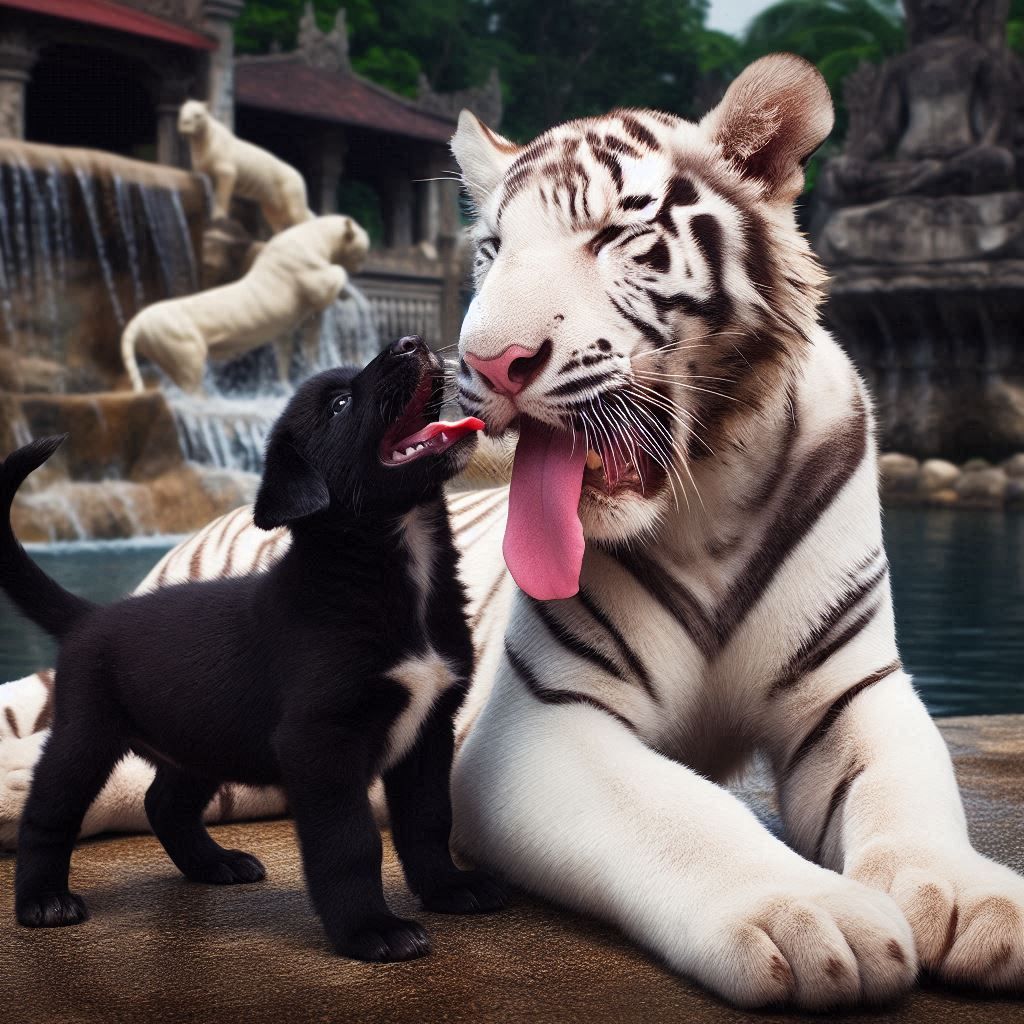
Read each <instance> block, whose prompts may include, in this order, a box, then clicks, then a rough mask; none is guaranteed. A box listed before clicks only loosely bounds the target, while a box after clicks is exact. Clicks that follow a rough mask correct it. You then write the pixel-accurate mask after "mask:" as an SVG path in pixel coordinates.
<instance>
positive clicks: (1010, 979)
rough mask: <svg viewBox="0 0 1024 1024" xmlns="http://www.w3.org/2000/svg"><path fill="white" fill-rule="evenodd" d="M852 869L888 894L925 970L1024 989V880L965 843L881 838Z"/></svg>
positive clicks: (954, 979)
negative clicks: (943, 846) (941, 846)
mask: <svg viewBox="0 0 1024 1024" xmlns="http://www.w3.org/2000/svg"><path fill="white" fill-rule="evenodd" d="M847 874H848V875H850V876H851V877H853V878H856V879H858V880H859V881H862V882H864V883H865V884H866V885H870V886H871V887H872V888H875V889H881V890H882V891H883V892H887V893H888V894H889V895H890V896H891V897H892V898H893V899H894V900H895V901H896V904H897V905H898V906H899V907H900V909H901V910H902V911H903V913H904V915H905V916H906V918H907V921H908V923H909V924H910V927H911V928H912V929H913V932H914V939H915V941H916V944H917V952H918V957H919V959H920V962H921V966H922V968H924V969H925V970H926V971H928V972H930V973H931V974H934V975H935V976H936V977H938V978H941V979H942V980H943V981H946V982H949V983H950V984H953V985H967V986H971V987H978V988H986V989H992V990H997V991H1003V992H1024V878H1022V877H1021V876H1020V875H1018V874H1016V873H1014V872H1013V871H1011V870H1010V869H1009V868H1006V867H1003V865H1001V864H997V863H995V861H991V860H989V859H988V858H987V857H983V856H982V855H981V854H979V853H977V852H976V851H974V850H972V849H970V847H964V848H960V849H952V850H938V849H935V848H933V847H930V846H929V845H928V844H926V843H921V842H911V843H906V842H900V841H898V840H895V841H894V840H876V841H875V842H874V843H872V844H871V845H869V846H867V847H865V848H864V850H863V851H861V852H859V853H858V854H857V855H856V856H855V857H851V858H850V860H849V866H848V868H847Z"/></svg>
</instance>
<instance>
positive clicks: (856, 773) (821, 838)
mask: <svg viewBox="0 0 1024 1024" xmlns="http://www.w3.org/2000/svg"><path fill="white" fill-rule="evenodd" d="M864 768H865V766H864V765H862V764H859V765H858V764H855V765H852V766H851V767H850V768H848V769H847V770H846V774H845V775H844V776H843V777H842V779H840V780H839V782H838V784H837V785H836V788H835V789H833V790H832V798H831V799H830V800H829V802H828V810H827V811H826V812H825V820H824V822H823V823H822V826H821V831H820V832H819V833H818V841H817V843H815V844H814V861H815V863H820V862H821V854H822V850H823V849H824V846H825V837H826V836H827V835H828V827H829V825H831V824H832V819H833V818H834V817H835V816H836V813H837V812H838V811H839V808H840V807H841V806H842V805H843V802H844V801H845V800H846V796H847V794H848V793H849V792H850V787H851V786H852V785H853V784H854V783H855V782H856V781H857V779H859V778H860V777H861V775H862V774H863V773H864Z"/></svg>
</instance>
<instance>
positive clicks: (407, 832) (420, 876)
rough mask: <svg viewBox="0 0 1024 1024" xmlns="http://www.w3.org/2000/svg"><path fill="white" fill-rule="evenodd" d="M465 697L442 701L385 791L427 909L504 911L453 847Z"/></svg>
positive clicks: (490, 886) (494, 890) (401, 849)
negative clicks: (458, 721)
mask: <svg viewBox="0 0 1024 1024" xmlns="http://www.w3.org/2000/svg"><path fill="white" fill-rule="evenodd" d="M462 697H463V693H462V691H461V690H458V689H452V690H449V691H448V693H447V694H445V695H444V696H443V697H442V698H441V699H440V700H439V701H438V702H437V704H436V705H435V706H434V708H433V710H432V711H431V713H430V716H429V717H428V718H427V720H426V722H424V723H423V727H422V729H421V731H420V734H419V737H418V738H417V740H416V743H415V745H414V746H413V747H412V749H411V750H410V751H409V753H408V754H406V756H405V757H404V758H402V760H401V761H399V762H398V763H397V764H396V765H395V766H394V767H393V768H391V769H390V770H389V771H388V772H387V773H386V774H385V775H384V789H385V792H386V793H387V799H388V809H389V811H390V812H391V834H392V836H393V838H394V841H395V849H396V850H397V851H398V856H399V857H400V858H401V861H402V867H403V868H404V869H405V877H406V880H407V881H408V883H409V888H410V889H412V891H413V892H414V893H416V894H417V895H418V896H419V897H420V899H421V900H422V901H423V906H424V908H425V909H426V910H434V911H438V912H439V913H447V914H479V913H486V912H488V911H494V910H500V909H501V908H502V907H504V906H505V894H504V893H503V892H502V890H501V889H500V888H499V887H498V885H497V884H496V883H495V882H494V881H492V880H491V878H490V877H489V876H488V875H485V874H484V873H483V872H482V871H460V870H459V869H458V868H457V867H456V866H455V864H454V862H453V861H452V856H451V851H450V849H449V845H448V844H449V839H450V836H451V831H452V801H451V789H450V785H451V784H450V776H451V768H452V754H453V750H454V717H455V712H456V711H457V710H458V707H459V704H460V703H461V702H462Z"/></svg>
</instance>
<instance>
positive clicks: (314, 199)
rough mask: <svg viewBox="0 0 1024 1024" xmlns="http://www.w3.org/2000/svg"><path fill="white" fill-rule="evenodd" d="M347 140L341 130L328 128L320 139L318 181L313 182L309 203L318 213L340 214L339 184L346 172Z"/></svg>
mask: <svg viewBox="0 0 1024 1024" xmlns="http://www.w3.org/2000/svg"><path fill="white" fill-rule="evenodd" d="M345 154H346V140H345V135H344V132H343V131H342V130H341V129H340V128H334V127H332V128H328V129H327V130H326V131H325V132H324V133H323V135H322V136H321V138H320V151H319V153H318V154H317V160H316V180H315V181H313V182H311V186H312V187H311V193H310V197H309V201H310V203H311V204H312V206H313V209H314V210H316V212H317V213H319V214H321V215H323V214H327V213H337V212H338V183H339V182H340V181H341V176H342V174H343V173H344V170H345Z"/></svg>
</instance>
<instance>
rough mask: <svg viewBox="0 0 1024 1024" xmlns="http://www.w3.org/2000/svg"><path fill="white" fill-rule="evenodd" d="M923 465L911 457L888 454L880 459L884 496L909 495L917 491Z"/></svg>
mask: <svg viewBox="0 0 1024 1024" xmlns="http://www.w3.org/2000/svg"><path fill="white" fill-rule="evenodd" d="M920 469H921V464H920V463H919V462H918V461H917V459H915V458H913V457H912V456H910V455H900V454H899V453H898V452H886V453H885V454H883V455H880V456H879V458H878V475H879V478H880V481H881V487H882V492H883V493H884V494H908V493H910V492H912V491H916V490H917V486H918V476H919V473H920Z"/></svg>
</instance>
